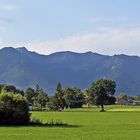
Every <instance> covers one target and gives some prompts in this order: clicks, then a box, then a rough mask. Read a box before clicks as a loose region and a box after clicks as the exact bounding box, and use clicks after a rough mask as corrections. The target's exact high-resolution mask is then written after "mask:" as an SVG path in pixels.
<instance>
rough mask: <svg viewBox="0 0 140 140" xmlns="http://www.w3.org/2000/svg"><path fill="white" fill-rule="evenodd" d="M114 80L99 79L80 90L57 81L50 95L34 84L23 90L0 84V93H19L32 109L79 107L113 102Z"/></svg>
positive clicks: (102, 108)
mask: <svg viewBox="0 0 140 140" xmlns="http://www.w3.org/2000/svg"><path fill="white" fill-rule="evenodd" d="M115 91H116V82H115V81H113V80H108V79H99V80H97V81H95V82H93V83H92V84H91V86H90V87H89V88H86V89H84V90H81V89H79V88H77V87H66V88H64V89H63V88H62V85H61V83H58V84H57V86H56V90H55V92H54V94H53V95H52V96H48V94H47V93H46V92H45V91H44V90H43V89H42V88H40V87H39V85H36V88H35V89H33V88H31V87H29V88H27V89H26V90H25V91H21V90H18V89H16V87H15V86H13V85H0V93H13V94H17V93H18V94H21V95H22V96H24V97H25V98H26V100H27V101H28V104H29V106H30V107H32V109H33V110H46V109H47V110H54V111H62V110H64V109H65V108H81V107H82V106H83V104H87V106H88V107H90V106H92V105H97V106H101V111H104V105H105V104H106V105H111V104H115V101H116V99H115V97H114V94H115Z"/></svg>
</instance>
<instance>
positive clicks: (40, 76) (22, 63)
mask: <svg viewBox="0 0 140 140" xmlns="http://www.w3.org/2000/svg"><path fill="white" fill-rule="evenodd" d="M139 72H140V58H139V57H136V56H126V55H115V56H104V55H100V54H96V53H92V52H87V53H81V54H80V53H73V52H68V51H67V52H58V53H54V54H51V55H47V56H46V55H39V54H37V53H35V52H29V51H28V50H27V49H26V48H18V49H14V48H11V47H9V48H3V49H1V50H0V82H1V83H10V84H15V85H16V86H18V87H19V88H22V89H25V88H26V87H28V86H35V85H36V84H39V85H40V86H41V87H43V88H45V89H46V90H47V91H48V92H49V93H50V94H51V93H52V92H53V91H54V89H55V86H56V84H57V83H58V82H61V83H62V84H63V85H64V86H78V87H79V88H82V89H83V88H85V87H88V86H90V84H91V83H92V82H93V81H95V80H96V79H99V78H104V77H105V78H110V79H113V80H115V81H116V82H117V85H118V86H117V92H120V91H124V92H127V93H128V94H133V95H137V94H140V86H139V85H140V74H139Z"/></svg>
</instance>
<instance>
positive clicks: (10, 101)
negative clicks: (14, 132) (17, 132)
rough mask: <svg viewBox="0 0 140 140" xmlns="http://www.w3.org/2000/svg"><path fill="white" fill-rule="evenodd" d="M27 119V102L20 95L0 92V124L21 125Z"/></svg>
mask: <svg viewBox="0 0 140 140" xmlns="http://www.w3.org/2000/svg"><path fill="white" fill-rule="evenodd" d="M29 121H30V113H29V108H28V103H27V101H26V99H25V98H24V97H23V96H22V95H20V94H12V93H1V94H0V125H21V124H28V123H29Z"/></svg>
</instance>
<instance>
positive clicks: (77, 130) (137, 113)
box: [0, 106, 140, 140]
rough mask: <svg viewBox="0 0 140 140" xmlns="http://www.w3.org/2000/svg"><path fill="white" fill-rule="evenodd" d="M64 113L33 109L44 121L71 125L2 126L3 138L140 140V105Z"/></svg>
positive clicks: (1, 136) (0, 138) (0, 132)
mask: <svg viewBox="0 0 140 140" xmlns="http://www.w3.org/2000/svg"><path fill="white" fill-rule="evenodd" d="M105 109H106V110H107V112H99V108H97V107H92V108H82V109H70V110H65V111H63V112H31V113H32V117H33V118H38V119H40V120H41V121H43V122H44V123H45V122H51V121H62V122H63V123H67V124H68V125H67V126H55V127H54V126H52V127H51V126H48V127H46V126H18V127H14V126H11V127H8V126H7V127H0V140H140V107H139V106H106V107H105Z"/></svg>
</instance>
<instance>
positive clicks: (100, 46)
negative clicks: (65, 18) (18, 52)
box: [25, 28, 140, 56]
mask: <svg viewBox="0 0 140 140" xmlns="http://www.w3.org/2000/svg"><path fill="white" fill-rule="evenodd" d="M25 46H27V48H28V49H29V50H31V51H36V52H38V53H41V54H51V53H54V52H58V51H74V52H86V51H93V52H97V53H101V54H108V55H114V54H122V53H123V54H128V55H139V56H140V28H133V29H129V30H128V29H127V30H126V29H103V30H100V31H98V32H97V31H96V32H91V33H85V34H77V35H73V36H69V37H66V38H61V39H58V40H51V41H32V42H30V43H27V44H25Z"/></svg>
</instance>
